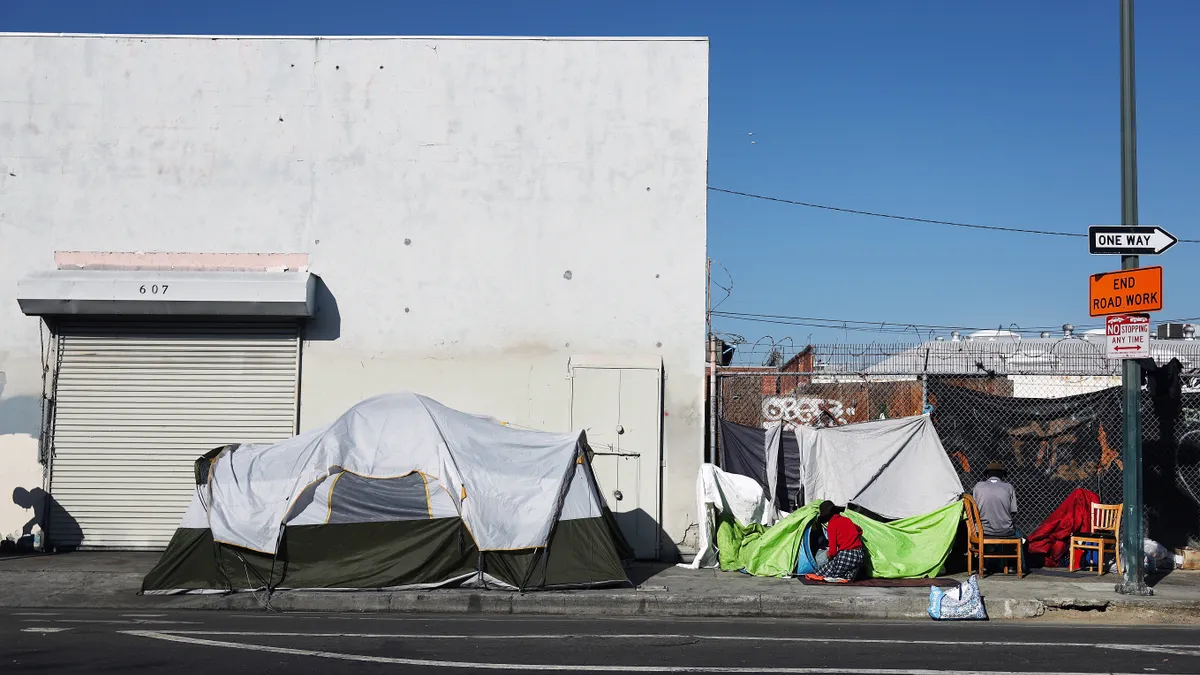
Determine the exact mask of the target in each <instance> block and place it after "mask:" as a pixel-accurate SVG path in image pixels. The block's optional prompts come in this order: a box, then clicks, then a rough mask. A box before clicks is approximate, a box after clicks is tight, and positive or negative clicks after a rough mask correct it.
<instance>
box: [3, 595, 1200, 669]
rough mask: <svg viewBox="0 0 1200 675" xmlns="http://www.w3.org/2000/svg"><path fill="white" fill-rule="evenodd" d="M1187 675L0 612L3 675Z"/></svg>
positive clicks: (844, 646) (727, 626)
mask: <svg viewBox="0 0 1200 675" xmlns="http://www.w3.org/2000/svg"><path fill="white" fill-rule="evenodd" d="M197 669H202V670H203V671H205V672H218V673H220V672H230V673H233V672H236V673H239V675H240V674H251V673H281V674H282V673H287V674H288V675H295V674H296V673H306V672H320V673H323V674H340V673H355V674H364V673H365V674H373V673H423V674H424V673H432V674H437V675H440V674H445V675H457V674H463V673H481V672H496V671H507V672H609V673H671V672H699V673H796V674H807V673H814V674H815V673H861V674H880V675H882V674H891V673H896V674H900V673H939V674H940V673H962V672H970V673H1087V674H1088V675H1096V674H1097V673H1136V674H1138V675H1145V674H1146V673H1200V627H1197V628H1192V627H1153V628H1137V627H1112V626H1081V625H1075V626H1072V625H1049V624H1044V623H1029V622H1019V623H1017V622H1014V623H1000V622H993V623H975V624H965V623H956V624H940V623H933V622H928V623H923V622H903V623H901V622H866V623H864V622H835V621H828V622H821V621H796V620H745V619H742V620H737V621H729V620H720V619H696V620H686V619H676V620H666V619H567V618H559V617H548V618H529V617H488V618H466V617H414V616H409V615H362V614H356V615H345V614H327V615H321V614H278V613H266V612H264V613H257V614H247V613H225V612H198V611H193V612H162V613H158V612H153V613H151V612H116V611H60V612H50V611H5V612H0V672H3V673H25V672H44V673H97V672H111V673H139V674H141V673H178V672H195V671H197Z"/></svg>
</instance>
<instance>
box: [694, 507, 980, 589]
mask: <svg viewBox="0 0 1200 675" xmlns="http://www.w3.org/2000/svg"><path fill="white" fill-rule="evenodd" d="M962 508H963V506H962V502H961V501H958V502H954V503H953V504H950V505H949V506H945V507H943V508H940V509H938V510H937V511H934V512H932V513H926V514H924V515H920V516H912V517H910V518H904V519H902V520H896V521H893V522H890V523H881V522H879V521H877V520H873V519H871V518H869V517H867V516H864V515H862V514H861V513H855V512H853V511H846V512H845V514H844V515H845V516H846V517H847V518H849V519H850V520H852V521H854V523H855V524H856V525H858V526H859V527H861V528H862V531H863V545H864V546H865V547H866V549H867V563H866V564H867V574H868V575H869V576H871V577H876V578H884V579H901V578H909V579H915V578H920V577H935V576H937V575H938V574H939V573H941V571H942V567H943V566H944V565H945V564H946V558H947V556H949V555H950V547H951V546H952V545H953V544H954V536H955V534H956V533H957V532H958V526H959V523H960V522H962V512H963V511H962ZM816 515H817V504H815V503H814V504H809V505H807V506H804V507H801V508H799V509H797V510H796V512H795V513H792V514H791V515H789V516H788V517H787V518H784V519H783V520H781V521H779V522H778V523H776V524H775V525H773V526H771V527H768V528H764V527H763V526H762V525H750V526H744V525H742V524H740V523H738V522H737V521H736V520H734V519H733V518H732V517H729V516H725V515H722V517H721V518H720V519H719V521H718V526H717V548H718V552H719V555H720V561H721V569H723V570H745V571H746V572H748V573H750V574H753V575H755V576H764V577H781V576H788V575H790V574H792V573H794V572H795V570H796V560H797V556H798V555H799V554H800V545H801V541H802V540H803V536H804V528H805V527H806V526H807V525H808V524H809V523H810V522H811V521H812V520H813V519H814V518H816Z"/></svg>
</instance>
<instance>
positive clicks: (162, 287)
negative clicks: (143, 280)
mask: <svg viewBox="0 0 1200 675" xmlns="http://www.w3.org/2000/svg"><path fill="white" fill-rule="evenodd" d="M168 285H169V284H142V286H141V287H140V288H138V293H139V294H141V295H166V294H167V286H168Z"/></svg>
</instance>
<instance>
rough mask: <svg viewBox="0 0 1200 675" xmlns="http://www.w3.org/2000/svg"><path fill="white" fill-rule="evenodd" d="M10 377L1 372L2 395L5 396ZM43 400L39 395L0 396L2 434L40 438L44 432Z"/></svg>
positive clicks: (0, 394) (0, 432)
mask: <svg viewBox="0 0 1200 675" xmlns="http://www.w3.org/2000/svg"><path fill="white" fill-rule="evenodd" d="M7 384H8V377H7V376H6V375H5V374H4V373H3V372H0V396H4V389H5V385H7ZM41 427H42V402H41V399H40V398H38V397H37V396H13V397H11V398H0V436H3V435H6V434H28V435H30V436H33V437H34V438H38V437H40V436H41V434H42V428H41Z"/></svg>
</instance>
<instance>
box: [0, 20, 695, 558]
mask: <svg viewBox="0 0 1200 675" xmlns="http://www.w3.org/2000/svg"><path fill="white" fill-rule="evenodd" d="M0 89H2V90H3V91H4V92H5V95H4V96H3V97H2V98H3V100H0V243H2V244H0V489H3V490H4V492H0V496H3V498H0V533H5V532H8V531H11V530H12V529H13V528H14V527H17V526H18V525H19V523H18V521H20V520H21V518H22V517H24V516H25V515H26V514H25V513H23V512H22V513H18V512H17V511H15V510H14V509H15V507H8V508H7V510H4V509H5V508H6V507H5V505H7V503H8V502H9V500H8V498H7V496H6V495H7V494H8V492H11V489H12V488H13V487H17V486H18V485H28V484H30V483H38V484H40V468H39V467H38V465H37V462H36V446H37V441H36V437H37V429H38V419H37V414H38V398H37V395H38V393H39V392H40V387H41V381H40V366H39V358H38V345H39V341H38V321H37V320H36V319H33V318H26V317H24V316H22V315H21V313H20V311H19V309H18V307H17V303H16V302H15V299H14V293H15V286H16V281H17V279H18V278H20V277H21V276H23V275H25V274H27V273H29V272H33V271H36V270H48V269H52V268H53V253H54V251H59V250H79V251H136V250H143V251H182V252H301V253H307V254H309V256H310V261H311V269H312V271H313V272H315V273H317V274H319V275H320V276H321V278H322V279H323V281H324V283H325V286H326V287H325V288H324V289H322V290H321V292H320V293H319V297H318V300H319V309H318V317H317V319H316V321H315V322H313V323H312V325H311V326H310V327H309V329H308V333H307V335H308V338H309V339H308V340H307V342H306V343H305V345H304V356H303V376H302V396H301V408H300V409H301V426H302V427H303V428H311V427H313V426H316V425H320V424H324V423H327V422H329V421H330V420H331V419H333V418H334V417H336V416H337V415H338V414H339V413H340V412H341V411H343V410H344V409H345V408H346V407H347V406H349V405H351V404H352V403H354V402H355V401H358V400H360V399H362V398H364V397H367V396H370V395H373V394H375V393H379V392H383V391H389V390H396V389H403V388H408V389H413V390H416V391H420V392H422V393H426V394H429V395H432V396H434V397H436V398H439V399H441V400H442V401H443V402H445V403H446V404H448V405H452V406H455V407H459V408H462V409H466V410H470V411H473V412H480V413H487V414H491V415H494V416H497V417H500V418H502V419H506V420H508V421H511V422H514V423H517V424H521V425H526V426H531V427H536V428H541V429H548V430H561V429H565V428H566V426H567V425H568V417H569V412H570V403H569V396H568V392H569V382H568V381H567V379H566V378H567V372H568V371H567V364H568V360H569V359H570V357H571V356H572V355H573V354H581V353H587V354H604V355H610V356H616V357H618V358H621V357H626V356H627V357H628V358H630V359H636V358H645V357H646V356H652V357H655V356H656V357H661V358H662V360H663V362H664V366H665V372H666V383H665V392H664V400H665V411H666V418H665V420H664V423H665V428H664V445H665V451H664V452H665V468H664V475H665V479H664V492H663V501H664V520H665V522H664V527H665V530H666V535H667V536H666V537H665V538H664V540H668V539H669V540H670V541H676V542H678V541H682V540H683V539H684V536H685V532H687V531H688V530H689V526H691V525H693V524H694V523H695V522H696V520H697V519H696V514H695V513H694V510H695V504H694V490H693V485H694V481H695V476H696V471H697V469H698V466H699V464H700V462H701V461H702V457H703V449H702V442H703V441H702V439H703V418H704V414H703V402H702V397H703V372H704V371H703V369H704V363H703V362H704V339H703V337H704V284H705V278H704V264H705V218H706V197H705V178H706V163H707V117H708V43H707V41H706V40H703V39H507V38H359V39H341V38H339V39H324V38H322V39H316V38H207V37H204V38H199V37H186V38H185V37H101V36H74V37H61V36H23V35H3V36H0ZM29 486H30V487H32V485H29ZM21 522H23V521H21ZM693 529H694V528H693ZM671 548H672V547H671V546H670V544H669V543H668V545H667V549H668V551H670V550H671ZM683 548H684V549H685V550H687V549H688V548H690V547H689V546H684V547H683Z"/></svg>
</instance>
